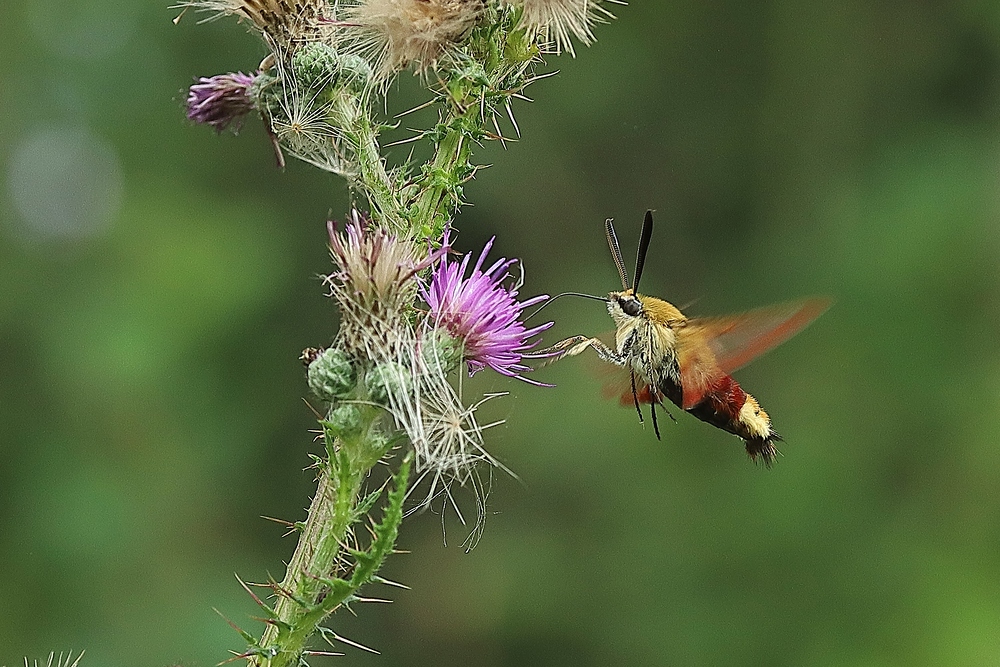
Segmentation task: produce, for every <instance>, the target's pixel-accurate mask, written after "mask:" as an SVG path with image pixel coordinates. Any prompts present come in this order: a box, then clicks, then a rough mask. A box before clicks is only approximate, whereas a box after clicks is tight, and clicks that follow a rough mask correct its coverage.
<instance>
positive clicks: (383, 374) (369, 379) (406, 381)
mask: <svg viewBox="0 0 1000 667" xmlns="http://www.w3.org/2000/svg"><path fill="white" fill-rule="evenodd" d="M412 386H413V378H412V377H411V375H410V372H409V370H407V369H406V368H405V367H404V366H403V365H402V364H399V363H397V362H395V361H384V362H382V363H380V364H378V365H376V366H375V367H374V368H372V369H371V370H369V371H368V373H366V374H365V388H366V389H367V390H368V397H369V398H370V399H371V400H372V401H374V402H376V403H381V404H383V405H389V404H391V403H392V401H391V400H390V396H409V395H410V394H412V392H413V389H412Z"/></svg>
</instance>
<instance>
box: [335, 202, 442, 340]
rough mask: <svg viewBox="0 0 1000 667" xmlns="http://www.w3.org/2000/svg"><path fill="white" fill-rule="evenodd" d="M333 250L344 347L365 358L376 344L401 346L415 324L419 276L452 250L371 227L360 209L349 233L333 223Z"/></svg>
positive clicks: (341, 335)
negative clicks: (429, 247) (429, 248)
mask: <svg viewBox="0 0 1000 667" xmlns="http://www.w3.org/2000/svg"><path fill="white" fill-rule="evenodd" d="M327 228H328V231H329V233H330V252H331V255H332V256H333V261H334V264H336V266H337V270H336V271H334V272H333V273H332V274H330V275H329V276H327V277H326V283H327V284H328V285H329V286H330V291H331V296H333V297H334V298H335V299H336V300H337V305H338V306H339V308H340V316H341V321H340V331H339V332H338V334H337V338H338V344H339V345H340V347H342V348H343V349H344V350H347V351H348V352H349V353H351V354H353V355H356V356H358V357H359V358H360V357H364V356H368V355H369V354H370V353H371V352H372V349H371V341H372V340H376V341H378V343H379V344H381V345H385V346H388V347H395V345H396V343H397V340H398V339H399V338H400V337H401V336H402V332H403V330H404V329H405V330H410V329H412V327H410V326H409V322H410V320H411V316H412V312H413V302H414V299H415V298H416V296H417V292H418V287H417V282H416V280H415V277H416V275H417V273H418V272H419V271H422V270H423V269H425V268H427V267H429V266H431V265H432V264H433V263H434V261H436V260H437V259H438V258H439V257H441V256H442V255H443V254H445V253H446V252H447V251H448V246H447V245H445V246H444V247H443V248H440V249H439V250H436V251H434V252H431V253H429V254H428V253H427V252H426V250H424V249H422V248H420V247H419V246H418V245H417V244H416V243H414V242H413V241H410V240H407V239H401V238H399V237H397V236H394V235H393V234H390V233H389V232H387V231H385V230H384V229H381V228H369V227H368V224H367V222H366V221H365V220H364V218H363V217H362V215H361V214H360V213H358V212H357V211H352V212H351V220H350V222H349V223H348V224H347V228H346V230H345V231H344V233H342V234H341V233H338V232H337V230H336V226H335V224H334V223H333V222H330V223H328V225H327Z"/></svg>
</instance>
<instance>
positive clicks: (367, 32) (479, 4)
mask: <svg viewBox="0 0 1000 667" xmlns="http://www.w3.org/2000/svg"><path fill="white" fill-rule="evenodd" d="M482 9H483V0H364V1H363V2H360V3H359V4H357V5H355V6H353V7H347V8H345V9H344V13H343V22H344V24H345V25H349V26H352V27H353V29H354V33H353V40H354V42H355V44H356V48H357V49H358V51H359V52H360V53H363V54H364V55H365V56H366V57H367V58H368V60H369V61H370V62H371V63H372V65H373V69H374V70H375V73H376V76H377V77H379V78H380V79H382V80H384V79H387V78H388V77H390V76H391V75H392V74H393V73H395V72H396V71H398V70H400V69H402V68H404V67H406V66H407V65H409V64H411V63H414V64H416V66H417V68H418V70H420V71H423V70H426V69H427V68H430V67H433V66H434V64H435V63H436V62H437V60H438V58H440V57H441V56H442V55H443V54H445V53H446V51H447V50H448V49H449V48H450V47H451V46H452V45H454V44H455V43H457V42H458V41H460V40H461V38H462V37H463V36H464V35H465V34H466V32H467V31H468V30H469V29H470V28H472V27H473V26H474V25H475V23H476V19H477V18H478V17H479V15H480V13H481V12H482Z"/></svg>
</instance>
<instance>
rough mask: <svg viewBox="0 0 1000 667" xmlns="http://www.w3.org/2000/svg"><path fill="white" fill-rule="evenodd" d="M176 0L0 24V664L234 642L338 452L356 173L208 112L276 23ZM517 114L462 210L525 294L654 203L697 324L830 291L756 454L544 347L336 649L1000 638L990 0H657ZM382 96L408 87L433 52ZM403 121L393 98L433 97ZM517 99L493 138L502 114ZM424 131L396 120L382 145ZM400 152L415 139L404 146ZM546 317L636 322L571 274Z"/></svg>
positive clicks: (823, 644) (387, 660)
mask: <svg viewBox="0 0 1000 667" xmlns="http://www.w3.org/2000/svg"><path fill="white" fill-rule="evenodd" d="M165 4H167V3H138V2H135V1H134V0H77V1H74V2H68V3H64V2H57V1H56V0H12V2H11V1H9V2H8V3H7V5H6V8H5V11H4V18H3V19H2V22H0V58H2V61H3V62H4V63H5V67H4V76H3V83H2V84H0V90H2V95H0V117H2V118H3V130H2V132H0V166H2V168H3V172H2V175H3V181H4V187H3V188H0V573H2V579H0V665H3V664H6V665H16V664H21V661H22V658H23V656H29V657H32V658H35V657H41V656H43V655H47V654H48V652H49V651H51V650H54V651H56V652H58V651H60V650H68V649H76V650H79V649H83V648H85V649H87V656H86V657H85V658H84V661H83V663H82V664H83V665H84V666H85V667H86V666H87V665H93V666H98V665H99V666H102V667H103V666H108V667H119V666H120V667H125V666H134V665H152V666H163V665H171V664H182V665H185V666H205V665H213V664H215V663H216V662H218V661H219V660H222V659H224V658H226V657H227V654H226V650H227V649H239V648H240V647H241V641H240V639H239V637H238V636H237V635H236V633H235V632H233V631H232V630H231V629H230V628H229V627H228V626H227V625H226V623H225V622H224V621H223V620H222V619H221V618H220V617H219V616H218V615H216V613H215V612H214V611H213V607H214V608H217V609H218V610H219V611H220V612H221V613H223V614H225V615H226V616H227V617H229V618H232V619H233V620H234V621H235V622H237V623H238V624H240V625H241V626H244V627H246V628H248V629H250V630H252V631H253V632H257V631H258V630H259V628H260V625H259V624H258V623H256V622H255V621H253V620H251V619H250V617H251V616H253V615H254V614H255V609H254V607H253V604H252V602H251V601H250V599H249V598H248V596H247V595H246V594H245V593H244V592H242V590H241V589H240V588H239V585H238V583H237V581H236V579H235V578H234V576H233V573H234V572H235V573H238V574H239V575H240V576H241V577H243V578H245V579H248V580H256V581H260V580H264V579H266V578H267V576H268V575H269V574H270V575H272V576H274V577H278V578H280V577H281V576H282V574H283V573H284V567H283V559H287V558H288V557H289V556H290V555H291V552H292V549H293V546H294V544H293V542H292V540H291V538H286V539H282V538H281V535H282V532H283V529H282V528H281V527H280V526H278V525H276V524H273V523H270V522H267V521H264V520H262V519H260V518H259V517H260V516H261V515H267V516H274V517H281V518H286V519H292V520H295V519H300V518H302V517H303V516H304V512H303V508H304V507H305V506H306V505H307V503H308V499H309V494H310V492H311V490H312V488H313V483H312V477H311V474H310V472H308V471H304V470H303V468H304V467H305V466H306V465H308V463H309V459H308V457H307V452H309V451H314V450H316V445H315V444H314V443H313V442H312V435H311V434H310V433H309V429H310V428H311V427H312V425H313V418H312V415H311V413H310V411H309V409H308V408H307V406H306V405H305V404H304V403H303V400H302V399H303V397H304V396H305V393H306V387H305V384H304V380H303V371H302V368H301V366H300V364H299V362H298V361H297V356H298V354H299V351H300V350H301V349H302V348H303V347H306V346H310V345H321V344H324V343H327V342H328V341H329V340H330V338H331V336H332V335H333V331H334V330H335V321H336V318H335V314H334V312H333V309H332V307H331V304H330V302H329V301H328V300H327V299H325V298H324V297H323V292H324V290H323V288H322V286H321V284H320V282H319V281H318V280H317V278H316V276H317V274H320V273H322V272H324V271H328V270H329V260H328V255H327V250H326V237H325V229H324V221H325V220H326V219H327V217H328V216H333V217H339V218H341V219H342V218H343V214H344V212H345V211H346V209H347V207H348V205H349V198H348V193H347V190H346V188H345V186H344V184H343V183H342V182H339V181H338V180H336V179H334V178H332V177H328V176H327V175H325V174H322V173H319V172H317V171H316V170H314V169H312V168H310V167H307V166H304V165H302V164H299V163H294V162H293V163H291V164H290V165H289V167H288V169H287V170H286V171H284V172H279V171H277V170H276V169H275V166H274V159H273V156H272V154H271V151H270V148H269V146H268V143H267V140H266V138H265V135H264V133H263V130H262V129H261V127H260V123H259V121H257V120H256V119H251V120H249V121H248V122H247V123H246V125H245V127H244V129H243V131H242V133H241V134H240V136H239V137H233V136H231V135H228V134H227V135H223V136H221V137H216V136H215V135H214V134H213V133H212V132H211V131H209V130H208V129H206V128H202V127H193V126H191V125H190V124H189V123H187V122H186V121H185V119H184V117H183V107H182V102H183V98H184V89H185V87H186V86H187V85H189V84H190V83H191V82H192V78H193V77H195V76H198V75H210V74H215V73H220V72H225V71H232V70H243V71H249V70H252V69H253V68H254V67H255V66H256V64H257V63H258V62H259V60H260V58H261V57H262V56H263V55H264V50H263V47H262V46H261V44H260V43H259V42H258V40H257V39H256V38H255V37H254V36H253V35H250V34H248V33H247V31H246V30H245V28H244V27H243V26H240V25H237V24H236V23H235V22H234V21H220V22H216V23H212V24H208V25H197V24H196V21H195V19H196V17H194V16H191V15H188V16H186V17H185V18H184V19H183V20H182V21H181V23H180V25H176V26H175V25H173V24H172V23H171V19H172V18H173V17H174V16H175V15H176V12H175V11H172V10H168V9H167V8H166V7H165V6H164V5H165ZM616 13H617V14H618V16H619V19H618V20H617V21H615V22H614V23H613V24H612V25H609V26H602V27H599V28H598V30H597V34H598V38H599V41H598V43H597V44H596V45H595V46H594V47H592V48H589V49H581V50H580V52H579V54H578V57H577V58H576V59H575V60H574V59H571V58H568V57H562V58H551V59H550V60H549V64H548V68H549V69H557V68H558V69H559V70H560V73H559V74H558V76H556V77H553V78H551V79H547V80H545V81H542V82H539V83H538V84H536V85H534V86H533V87H532V89H531V90H530V92H531V94H532V95H533V98H534V100H535V102H534V103H533V104H527V103H522V104H519V105H517V107H516V112H517V118H518V122H519V126H520V129H521V133H522V140H521V141H519V142H517V143H512V144H509V145H508V147H507V149H506V150H504V149H503V148H502V147H500V146H498V145H490V146H487V147H485V148H484V149H483V150H481V151H480V153H479V154H478V161H479V162H481V163H489V164H492V165H493V166H492V167H491V168H490V169H487V170H485V171H483V172H481V174H480V176H479V178H478V179H477V180H476V182H475V183H474V184H472V185H471V186H470V187H469V188H468V190H467V194H468V197H469V199H470V200H471V201H472V202H473V203H474V204H475V205H474V206H473V207H468V208H466V209H465V210H464V211H463V212H462V213H461V215H460V216H459V218H458V220H457V226H458V228H459V229H460V230H461V235H460V236H459V238H458V246H459V248H460V249H462V250H469V249H473V248H477V247H480V246H481V244H482V243H483V242H484V241H485V240H486V239H487V238H489V237H490V236H491V235H493V234H497V235H499V239H498V241H497V246H496V248H497V250H496V254H497V256H498V255H499V254H501V253H502V254H507V255H517V256H520V257H523V258H524V262H525V265H526V268H527V284H526V286H525V288H524V290H523V293H524V294H525V295H530V294H535V293H540V292H548V293H556V292H559V291H563V290H580V291H588V292H591V293H602V292H606V291H608V290H609V289H612V288H614V287H615V286H616V281H617V277H616V274H615V270H614V267H613V265H612V263H611V260H610V258H609V256H608V252H607V248H606V246H605V242H604V238H603V232H602V222H603V220H604V219H605V218H606V217H614V218H615V219H616V220H617V221H618V227H619V234H620V236H621V238H622V242H623V245H624V246H625V248H626V250H625V253H626V255H627V256H631V255H632V253H633V252H634V247H635V241H636V237H637V235H638V226H639V222H640V220H641V216H642V213H643V211H645V209H646V208H647V207H649V208H654V209H656V210H657V211H658V220H659V222H660V224H659V227H658V230H657V232H656V235H655V236H654V238H653V244H652V249H651V251H650V257H649V260H648V262H647V265H646V274H645V277H644V280H643V282H644V287H645V291H647V292H649V293H652V294H655V295H658V296H662V297H665V298H668V299H669V300H671V301H673V302H675V303H677V304H679V305H684V304H688V303H693V304H694V305H692V306H691V307H690V308H689V309H688V311H689V312H690V313H694V314H721V313H725V312H730V311H739V310H743V309H748V308H751V307H755V306H761V305H766V304H769V303H772V302H778V301H782V300H786V299H791V298H796V297H800V296H804V295H810V294H828V295H832V296H834V297H836V299H837V302H836V305H835V306H834V308H833V309H832V310H831V311H830V312H828V313H827V314H826V315H824V316H823V317H822V318H821V319H820V320H819V321H817V322H816V323H815V324H814V325H813V326H812V327H811V328H809V329H807V330H806V331H805V332H804V333H803V334H801V335H800V336H799V337H798V338H796V339H794V340H792V341H791V342H789V343H788V344H786V345H785V346H783V347H781V348H779V349H778V350H776V351H775V352H772V353H771V354H769V355H768V356H767V357H765V358H764V359H763V360H761V361H759V362H757V363H755V364H753V365H751V366H750V367H748V368H746V369H744V370H743V371H741V372H740V373H739V374H738V377H739V379H740V380H741V382H742V383H743V384H744V386H745V387H747V388H748V389H749V390H750V391H752V392H753V393H754V394H755V395H757V396H758V397H759V398H760V399H761V402H762V403H763V405H764V406H765V407H766V409H767V410H768V411H769V412H770V413H771V415H772V417H773V419H774V421H775V424H776V426H777V428H778V430H779V431H780V432H781V433H782V434H783V435H784V436H785V437H786V440H787V442H786V443H785V445H784V446H783V448H782V450H783V454H784V456H783V457H782V458H781V459H780V460H779V462H778V464H777V465H776V466H775V467H774V469H772V470H763V469H758V468H756V467H755V466H753V465H752V464H750V463H749V462H748V461H747V460H746V458H745V456H744V454H743V451H742V447H741V446H740V444H739V443H738V441H737V440H736V439H734V438H732V437H731V436H728V435H726V434H724V433H722V432H720V431H718V430H716V429H713V428H711V427H709V426H707V425H705V424H702V423H701V422H698V421H697V420H695V419H693V418H690V417H687V416H684V415H679V419H678V423H677V424H676V425H673V424H671V423H669V422H667V421H666V420H663V421H661V429H663V431H664V433H663V441H662V442H658V441H657V440H656V439H655V438H654V437H653V434H652V432H651V429H649V428H648V424H647V427H646V428H645V429H644V428H643V427H642V426H640V425H639V424H638V423H637V420H636V417H635V414H634V412H633V411H632V410H631V409H621V408H619V407H618V406H616V405H615V404H614V403H613V402H609V401H605V400H603V399H602V398H601V392H600V380H599V378H598V377H597V375H596V374H595V372H594V369H593V368H592V366H593V364H588V362H587V361H586V360H585V359H583V358H580V359H577V360H573V361H568V362H564V363H561V364H557V365H555V366H551V367H548V368H545V369H543V370H541V371H539V372H538V373H536V375H535V377H536V378H537V379H541V380H546V381H552V382H555V383H557V384H558V387H556V388H555V389H542V388H536V387H531V386H527V385H525V384H522V383H518V382H516V381H509V380H507V379H504V378H501V377H499V376H496V375H494V376H492V377H486V376H487V374H486V373H483V374H480V375H478V376H477V377H476V378H475V381H474V382H473V383H471V384H470V385H468V386H469V388H470V389H471V390H472V391H509V392H510V396H508V397H506V398H503V399H499V400H497V401H495V402H494V403H492V404H490V405H489V406H488V407H487V408H486V412H487V414H484V415H483V417H484V419H487V418H490V417H498V418H506V419H507V420H508V421H507V423H506V424H505V425H504V426H501V427H498V428H496V429H494V430H493V431H492V432H491V433H490V443H491V447H492V452H493V453H494V454H495V455H496V456H497V457H498V458H500V459H501V460H502V461H503V462H504V463H505V464H506V465H507V466H509V467H510V468H511V469H513V470H514V471H516V472H517V474H518V475H519V480H513V479H510V478H508V477H506V476H504V475H503V474H500V475H498V476H496V477H495V478H494V483H493V486H492V490H491V495H490V515H489V518H488V522H487V525H486V531H485V534H484V537H483V539H482V541H481V542H480V543H479V545H478V547H477V548H476V549H474V550H473V551H472V552H471V553H468V554H467V553H465V551H464V549H462V548H461V546H460V543H461V541H462V539H463V538H464V537H465V535H466V533H467V532H468V530H467V529H465V528H463V527H462V526H460V525H457V524H456V523H455V522H454V520H453V517H451V518H448V519H447V523H448V524H449V525H448V529H447V534H446V537H447V545H445V544H443V542H444V538H443V535H442V526H441V517H440V515H438V514H436V513H425V514H422V515H419V516H415V517H413V518H411V519H410V520H408V521H407V523H406V524H405V525H404V531H403V533H402V535H401V537H400V543H399V546H400V548H402V549H406V550H408V551H410V553H409V554H407V555H398V556H395V557H393V558H392V559H391V561H390V562H389V564H388V566H387V570H386V572H385V574H386V575H387V576H389V577H391V578H394V579H397V580H400V581H403V582H405V583H406V584H408V585H409V586H411V587H412V590H411V591H398V590H385V591H379V590H371V591H369V594H372V595H390V596H391V597H392V598H393V599H394V600H395V602H394V603H393V604H391V605H369V606H366V607H362V608H360V609H358V610H357V611H358V614H359V616H358V618H354V617H352V616H350V615H349V614H338V616H337V617H336V618H335V620H334V627H335V628H336V629H337V631H338V632H340V633H341V634H343V635H346V636H348V637H351V638H352V639H355V640H357V641H360V642H363V643H365V644H368V645H371V646H375V647H377V648H378V649H379V650H380V651H382V655H381V656H380V657H379V656H373V655H369V654H365V653H361V652H359V651H357V650H354V649H347V653H348V655H347V657H345V658H338V659H319V660H317V661H316V663H315V664H317V665H323V664H331V665H332V664H351V665H424V664H426V665H439V666H448V665H484V666H501V665H573V666H574V667H582V666H589V665H609V664H622V665H685V666H687V665H789V666H792V665H830V666H833V665H837V666H860V665H865V666H875V665H993V664H1000V347H998V344H997V340H998V332H1000V263H998V260H997V257H998V255H1000V224H998V223H1000V187H998V186H1000V4H998V3H996V2H995V1H993V0H979V1H976V0H966V1H956V2H913V1H907V2H899V1H897V2H887V3H865V2H852V1H850V0H833V1H831V2H825V3H799V2H777V1H776V2H762V3H746V2H742V1H739V0H727V1H722V2H712V3H704V2H693V1H673V2H635V3H633V4H632V5H630V6H627V7H619V8H617V9H616ZM391 99H392V101H391V102H390V111H393V112H395V111H401V110H403V109H406V108H408V107H409V106H413V105H415V104H417V103H419V102H420V101H422V99H423V98H422V97H421V96H420V95H419V89H418V86H417V85H416V82H415V81H414V80H413V79H412V77H409V76H408V75H407V76H405V77H404V78H403V80H401V82H400V84H399V85H398V87H397V88H396V89H394V91H393V97H392V98H391ZM418 120H419V119H413V120H407V121H404V126H411V127H412V126H414V125H415V124H416V123H417V122H418ZM508 130H509V128H508ZM402 136H405V135H404V134H402V133H400V134H398V135H396V136H394V137H387V139H389V138H399V137H402ZM399 155H402V156H403V157H405V153H400V154H399ZM547 314H548V316H549V317H552V318H554V319H556V320H557V325H556V327H555V328H554V329H553V330H552V331H551V332H549V334H547V336H546V340H549V341H554V340H557V339H558V337H562V336H569V335H572V334H576V333H588V334H596V333H601V332H604V331H607V330H609V329H610V321H609V320H608V318H607V315H606V313H605V312H604V310H603V308H602V307H601V306H600V305H599V304H595V303H591V302H586V301H572V300H565V301H562V302H558V303H557V304H555V305H553V306H552V308H551V309H549V310H548V311H547Z"/></svg>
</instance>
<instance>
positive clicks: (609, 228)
mask: <svg viewBox="0 0 1000 667" xmlns="http://www.w3.org/2000/svg"><path fill="white" fill-rule="evenodd" d="M604 231H605V233H606V234H607V235H608V245H609V246H611V258H612V259H613V260H615V266H616V267H617V268H618V275H619V276H620V277H621V279H622V289H628V273H626V272H625V260H623V259H622V251H621V248H619V247H618V237H617V236H615V228H614V225H612V224H611V218H608V219H607V220H605V221H604Z"/></svg>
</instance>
